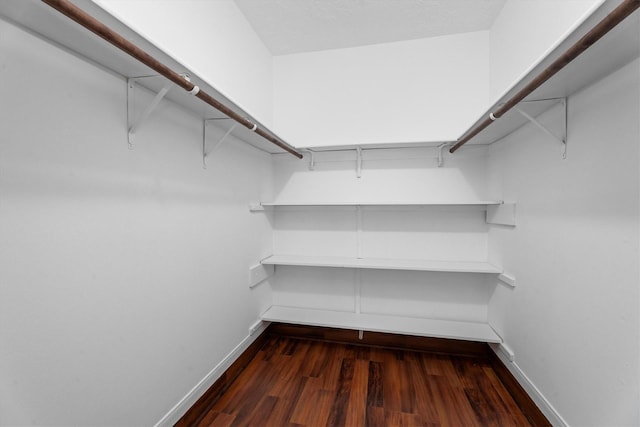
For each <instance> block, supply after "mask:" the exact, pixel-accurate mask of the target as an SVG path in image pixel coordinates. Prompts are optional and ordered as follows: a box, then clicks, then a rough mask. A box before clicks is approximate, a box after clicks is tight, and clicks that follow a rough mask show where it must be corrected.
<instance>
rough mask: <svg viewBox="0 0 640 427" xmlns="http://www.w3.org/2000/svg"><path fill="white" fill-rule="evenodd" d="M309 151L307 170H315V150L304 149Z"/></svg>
mask: <svg viewBox="0 0 640 427" xmlns="http://www.w3.org/2000/svg"><path fill="white" fill-rule="evenodd" d="M306 151H307V152H308V153H309V170H310V171H312V170H315V168H316V152H315V151H313V150H309V149H307V150H306Z"/></svg>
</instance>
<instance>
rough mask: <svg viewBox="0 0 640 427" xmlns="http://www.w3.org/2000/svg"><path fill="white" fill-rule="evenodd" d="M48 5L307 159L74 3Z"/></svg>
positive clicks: (52, 1) (50, 0) (46, 0)
mask: <svg viewBox="0 0 640 427" xmlns="http://www.w3.org/2000/svg"><path fill="white" fill-rule="evenodd" d="M42 1H43V2H44V3H46V4H48V5H49V6H51V7H52V8H54V9H56V10H57V11H58V12H60V13H62V14H63V15H66V16H67V17H69V18H71V19H73V20H74V21H76V22H77V23H78V24H80V25H82V26H83V27H84V28H86V29H87V30H89V31H91V32H93V33H95V34H96V35H98V36H100V37H102V38H103V39H104V40H106V41H107V42H109V43H111V44H112V45H114V46H115V47H117V48H118V49H120V50H122V51H124V52H126V53H128V54H129V55H130V56H132V57H133V58H135V59H137V60H138V61H140V62H142V63H143V64H145V65H146V66H148V67H149V68H151V69H153V70H155V71H156V72H158V73H159V74H161V75H162V76H164V77H166V78H167V79H169V80H171V81H172V82H173V83H175V84H177V85H178V86H180V87H181V88H183V89H184V90H186V91H187V92H189V93H191V94H193V95H195V96H196V97H198V98H200V99H201V100H202V101H204V102H206V103H207V104H209V105H211V106H212V107H213V108H215V109H216V110H218V111H220V112H222V113H224V114H225V115H226V116H228V117H229V118H231V119H233V120H235V121H236V122H238V123H240V124H241V125H242V126H244V127H246V128H247V129H249V130H251V131H254V132H255V133H257V134H258V135H260V136H261V137H263V138H264V139H266V140H268V141H269V142H271V143H273V144H275V145H277V146H278V147H280V148H282V149H283V150H285V151H287V152H289V153H291V154H293V155H294V156H296V157H297V158H299V159H301V158H302V157H303V156H302V154H300V153H299V152H297V151H296V150H295V149H294V148H293V147H291V146H290V145H289V144H287V143H286V142H284V141H280V140H279V139H278V138H276V137H275V136H273V135H271V134H269V133H267V132H265V131H264V130H262V129H261V128H259V127H258V125H257V124H256V123H253V122H251V120H249V119H247V118H246V117H242V116H241V115H239V114H238V113H236V112H235V111H233V110H232V109H230V108H229V107H227V106H226V105H224V104H222V103H221V102H220V101H218V100H217V99H215V98H214V97H212V96H211V95H209V94H207V93H206V92H205V91H203V90H201V89H200V88H199V87H198V86H196V85H194V84H193V83H191V82H190V81H188V80H186V79H185V78H184V77H183V76H181V75H180V74H178V73H176V72H175V71H173V70H171V69H170V68H169V67H167V66H166V65H164V64H162V63H161V62H160V61H158V60H157V59H155V58H154V57H152V56H151V55H149V54H148V53H147V52H145V51H144V50H142V49H140V48H139V47H137V46H136V45H134V44H133V43H131V42H130V41H128V40H127V39H125V38H124V37H122V36H121V35H120V34H118V33H116V32H115V31H113V30H111V29H110V28H108V27H107V26H106V25H104V24H103V23H102V22H100V21H98V20H97V19H95V18H94V17H92V16H91V15H89V14H87V13H86V12H84V11H83V10H82V9H80V8H79V7H77V6H76V5H74V4H73V3H71V2H70V1H69V0H42Z"/></svg>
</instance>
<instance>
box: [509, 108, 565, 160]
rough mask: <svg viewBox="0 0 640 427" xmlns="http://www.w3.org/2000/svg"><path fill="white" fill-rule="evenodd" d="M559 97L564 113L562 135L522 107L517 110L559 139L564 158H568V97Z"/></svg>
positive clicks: (545, 131) (539, 127)
mask: <svg viewBox="0 0 640 427" xmlns="http://www.w3.org/2000/svg"><path fill="white" fill-rule="evenodd" d="M557 99H558V101H559V102H560V105H561V106H562V108H561V110H562V115H563V120H562V129H560V132H561V133H560V136H558V135H556V134H555V133H553V132H551V131H550V130H549V129H548V128H547V127H546V126H545V125H543V124H542V123H540V122H539V121H538V120H536V118H535V117H533V116H531V115H530V114H528V113H526V112H524V111H522V110H521V109H520V108H516V109H515V110H516V111H518V113H520V114H521V115H522V116H524V117H525V118H526V119H527V120H529V121H530V122H531V123H533V124H534V125H535V126H536V127H537V128H538V129H540V130H541V131H543V132H544V133H546V134H547V135H549V136H550V137H551V138H553V139H554V140H556V141H558V142H559V143H560V144H561V146H562V158H563V159H566V158H567V98H557ZM541 101H548V100H541ZM523 102H536V101H523Z"/></svg>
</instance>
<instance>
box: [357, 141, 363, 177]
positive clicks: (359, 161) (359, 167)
mask: <svg viewBox="0 0 640 427" xmlns="http://www.w3.org/2000/svg"><path fill="white" fill-rule="evenodd" d="M356 177H357V178H362V147H356Z"/></svg>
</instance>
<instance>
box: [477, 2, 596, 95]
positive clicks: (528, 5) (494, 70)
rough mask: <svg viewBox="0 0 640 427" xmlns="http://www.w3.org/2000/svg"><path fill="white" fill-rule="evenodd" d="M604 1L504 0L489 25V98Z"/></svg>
mask: <svg viewBox="0 0 640 427" xmlns="http://www.w3.org/2000/svg"><path fill="white" fill-rule="evenodd" d="M603 2H604V0H536V1H526V0H508V1H507V2H506V3H505V5H504V7H503V8H502V11H501V12H500V14H499V15H498V17H497V18H496V20H495V21H494V23H493V25H492V26H491V30H490V31H489V34H490V44H491V52H490V57H491V60H490V64H491V65H490V68H491V83H490V87H491V88H490V98H491V102H494V101H496V100H498V99H499V98H500V97H501V96H502V95H503V94H504V93H505V92H506V91H507V90H508V89H509V88H511V86H513V85H514V84H515V83H516V82H518V81H519V80H520V78H521V77H522V76H523V75H524V74H525V73H526V72H527V71H528V70H529V68H531V67H532V66H533V65H535V64H536V63H537V62H538V61H539V60H540V59H541V58H543V57H544V56H546V54H547V53H548V52H549V51H550V49H551V48H552V47H554V46H555V44H556V43H558V42H559V41H560V40H562V39H564V38H565V37H566V36H567V35H568V33H569V32H570V30H571V29H572V28H573V27H574V26H575V25H576V24H577V23H579V22H582V20H584V19H585V18H586V17H587V16H588V15H589V14H590V13H591V12H592V11H593V10H594V8H595V7H597V6H598V5H600V4H602V3H603Z"/></svg>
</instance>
